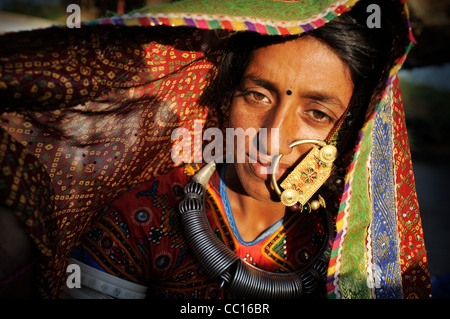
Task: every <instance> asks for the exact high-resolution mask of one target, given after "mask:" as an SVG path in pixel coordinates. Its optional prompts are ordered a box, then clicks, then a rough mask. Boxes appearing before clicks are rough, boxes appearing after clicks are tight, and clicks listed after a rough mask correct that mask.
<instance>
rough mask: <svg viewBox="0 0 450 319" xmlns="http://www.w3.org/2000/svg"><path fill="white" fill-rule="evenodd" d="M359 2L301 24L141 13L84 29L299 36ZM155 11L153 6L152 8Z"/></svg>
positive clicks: (330, 9) (91, 23)
mask: <svg viewBox="0 0 450 319" xmlns="http://www.w3.org/2000/svg"><path fill="white" fill-rule="evenodd" d="M356 2H358V0H350V1H340V2H337V3H335V4H333V5H332V6H330V7H328V8H327V9H326V10H325V11H324V12H322V13H320V14H318V15H316V16H314V17H312V18H310V19H307V20H301V21H273V20H265V19H258V18H252V17H239V16H225V15H206V14H189V13H151V12H149V13H141V12H136V13H133V14H122V15H118V16H114V17H111V18H104V19H98V20H93V21H87V22H82V26H95V25H125V26H144V27H149V26H158V25H166V26H171V27H179V26H187V27H194V28H199V29H207V30H217V29H222V30H229V31H252V32H258V33H260V34H266V35H295V34H301V33H303V32H308V31H311V30H313V29H316V28H319V27H321V26H323V25H324V24H326V23H327V22H329V21H331V20H333V19H334V18H335V17H337V16H339V15H341V14H343V13H344V12H347V11H349V10H350V9H351V7H353V6H354V5H355V3H356ZM149 9H151V7H149Z"/></svg>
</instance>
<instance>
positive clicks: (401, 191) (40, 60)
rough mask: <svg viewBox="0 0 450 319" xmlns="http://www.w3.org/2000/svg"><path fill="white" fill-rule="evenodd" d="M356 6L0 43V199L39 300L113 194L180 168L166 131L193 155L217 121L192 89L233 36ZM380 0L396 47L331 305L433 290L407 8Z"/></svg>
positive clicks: (288, 4) (349, 211)
mask: <svg viewBox="0 0 450 319" xmlns="http://www.w3.org/2000/svg"><path fill="white" fill-rule="evenodd" d="M357 2H358V1H355V0H348V1H337V2H336V1H330V0H321V1H310V0H303V1H295V0H292V1H281V0H279V1H275V0H266V1H249V0H236V1H211V0H185V1H176V2H173V3H170V4H168V5H161V6H154V7H146V8H143V9H141V10H137V11H134V12H131V13H128V14H124V15H119V16H114V17H110V18H105V19H100V20H95V21H90V22H85V23H83V24H82V27H81V28H75V29H69V28H67V27H52V28H48V29H42V30H35V31H30V32H19V33H11V34H6V35H3V36H2V37H1V38H0V42H1V44H0V110H1V116H0V140H1V145H0V162H1V171H0V189H1V195H0V200H1V203H2V205H5V206H7V207H9V208H10V209H12V210H13V211H14V212H15V214H16V215H17V216H18V217H19V219H20V220H21V221H22V222H23V224H24V225H25V227H26V230H27V232H28V233H29V235H30V236H31V237H32V239H33V241H34V243H35V245H36V247H37V249H38V250H39V258H38V261H37V264H38V267H37V286H38V290H39V293H40V295H41V296H42V297H44V298H56V297H58V296H60V294H61V291H62V285H63V284H64V282H65V276H66V266H67V257H68V254H69V252H70V250H71V249H72V247H73V246H74V245H75V244H76V243H77V241H78V239H79V238H80V234H82V233H83V231H85V230H86V229H87V228H88V227H89V224H90V222H91V221H92V220H93V219H94V218H95V217H96V215H98V214H99V213H101V212H102V210H103V209H104V208H105V207H106V206H107V205H108V202H110V201H111V200H112V199H113V198H114V197H115V195H116V194H118V193H120V192H121V191H124V190H126V189H128V188H130V187H133V185H136V184H139V183H141V182H143V181H146V180H148V179H150V178H152V177H155V176H158V175H160V174H163V173H165V172H167V171H168V170H170V169H171V168H173V167H175V166H176V165H177V164H175V163H174V162H173V161H172V160H171V157H170V156H171V148H172V146H173V145H174V143H175V141H174V140H172V138H171V134H172V132H173V130H174V129H175V128H186V129H188V130H189V131H190V132H192V137H193V138H192V140H191V143H192V146H193V148H192V149H193V150H194V151H193V153H192V154H191V156H192V159H193V160H195V159H196V158H198V156H199V154H200V152H201V149H199V147H198V146H199V144H196V138H198V137H196V136H195V132H201V130H202V128H203V127H207V126H219V124H220V123H219V117H218V116H217V114H216V113H215V110H214V109H212V108H208V107H205V106H204V105H203V104H202V103H201V96H202V92H203V91H204V90H205V89H206V88H207V86H208V84H209V83H210V82H211V81H212V80H213V79H214V77H215V75H216V73H217V68H218V65H219V63H220V57H221V53H222V52H223V47H224V43H225V42H226V40H227V38H228V37H229V36H230V34H231V33H234V32H239V31H251V32H258V33H260V34H267V35H274V36H275V35H282V36H283V35H298V34H302V33H304V32H308V31H310V30H313V29H316V28H320V27H321V26H323V25H325V24H326V23H328V22H329V21H331V20H333V19H335V18H337V17H339V16H340V15H341V14H343V13H345V12H347V11H349V10H351V9H352V8H353V7H354V6H355V5H357ZM384 2H388V3H389V5H391V6H392V11H391V13H392V15H395V16H396V19H394V20H395V21H396V22H397V23H398V25H399V27H398V28H397V27H396V35H395V36H396V37H398V39H397V41H396V42H395V43H396V47H395V50H393V51H392V59H391V60H390V62H389V63H388V65H387V66H386V70H385V71H386V76H385V78H384V80H383V83H381V84H380V88H381V90H380V92H379V94H378V95H374V97H373V98H372V101H371V102H370V104H371V106H372V107H371V108H369V111H368V113H367V114H366V115H365V121H364V124H363V125H362V129H361V130H360V131H359V134H357V137H356V138H357V141H356V144H355V147H354V149H352V152H351V156H350V159H349V162H348V165H347V166H348V167H347V175H346V178H345V190H344V193H343V194H342V198H341V200H340V204H339V208H338V215H337V222H336V228H337V236H336V238H335V239H334V242H333V246H332V251H331V258H330V263H329V269H328V279H327V290H328V296H329V297H330V298H428V297H429V295H430V286H431V285H430V281H429V273H428V268H427V257H426V251H425V246H424V239H423V233H422V226H421V219H420V215H419V206H418V201H417V196H416V191H415V184H414V174H413V171H412V163H411V156H410V150H409V145H408V137H407V132H406V127H405V117H404V110H403V105H402V99H401V93H400V89H399V86H398V79H397V71H398V70H399V68H400V67H401V65H402V63H403V61H404V60H405V58H406V54H407V52H408V51H409V49H410V47H411V45H412V43H413V42H414V39H413V36H412V33H411V28H410V26H409V22H408V11H407V7H406V5H405V4H404V3H403V2H404V1H384ZM372 3H377V2H376V1H369V2H367V4H365V6H368V5H369V4H372ZM375 10H376V8H375ZM373 12H375V11H370V10H367V17H368V18H369V16H370V14H371V13H373ZM200 143H201V142H200ZM200 156H201V155H200Z"/></svg>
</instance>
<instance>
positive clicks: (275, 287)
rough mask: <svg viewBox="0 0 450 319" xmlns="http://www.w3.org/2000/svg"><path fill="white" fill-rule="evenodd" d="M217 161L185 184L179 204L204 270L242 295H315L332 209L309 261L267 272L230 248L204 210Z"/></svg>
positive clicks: (327, 246)
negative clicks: (286, 269)
mask: <svg viewBox="0 0 450 319" xmlns="http://www.w3.org/2000/svg"><path fill="white" fill-rule="evenodd" d="M215 168H216V165H215V163H214V162H210V163H208V164H207V165H205V166H204V167H203V168H202V169H200V170H199V171H198V172H197V174H195V175H194V176H193V177H192V180H191V181H190V182H189V183H188V184H187V185H186V186H185V187H184V193H185V198H184V199H183V201H181V203H180V204H179V209H180V212H181V220H182V226H183V230H184V234H185V237H186V241H187V243H188V245H189V247H190V249H191V251H192V253H193V255H194V256H195V257H196V259H197V261H198V263H199V264H200V266H201V268H202V269H203V270H204V272H205V273H206V274H207V275H208V276H209V277H210V278H212V279H214V280H215V281H217V282H218V283H219V284H220V288H225V289H227V290H228V291H229V292H230V293H231V294H232V295H234V296H237V297H241V298H263V299H293V298H304V297H315V296H317V295H318V294H319V292H320V291H322V290H323V289H322V287H323V283H324V281H325V279H326V275H327V269H328V261H329V252H330V248H331V241H330V240H331V236H332V234H333V231H334V227H333V218H332V216H331V213H329V212H328V210H327V209H325V210H324V211H325V213H326V222H327V232H326V237H325V240H324V241H323V243H322V246H321V248H320V250H319V253H318V254H317V255H316V257H315V258H313V259H312V260H311V262H310V264H309V265H308V266H307V267H305V268H303V269H300V270H298V271H295V272H290V273H273V272H268V271H265V270H262V269H259V268H257V267H254V266H252V265H250V264H249V263H247V262H245V261H244V260H242V259H241V258H240V257H239V256H238V255H237V254H236V253H234V252H233V251H231V250H230V249H229V248H228V247H227V246H226V245H225V244H224V243H223V242H222V241H220V240H219V238H218V237H217V236H216V235H215V234H214V232H213V231H212V229H211V226H210V225H209V223H208V220H207V218H206V213H205V195H206V186H207V184H208V181H209V179H210V177H211V175H212V174H213V173H214V171H215Z"/></svg>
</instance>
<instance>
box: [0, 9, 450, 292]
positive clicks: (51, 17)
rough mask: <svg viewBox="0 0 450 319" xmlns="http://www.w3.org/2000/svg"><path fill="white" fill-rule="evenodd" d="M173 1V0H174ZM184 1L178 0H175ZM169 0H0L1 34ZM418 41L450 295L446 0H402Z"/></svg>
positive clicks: (408, 78)
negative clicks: (76, 13) (72, 13)
mask: <svg viewBox="0 0 450 319" xmlns="http://www.w3.org/2000/svg"><path fill="white" fill-rule="evenodd" d="M175 1H177V0H175ZM178 1H182V0H178ZM167 2H170V0H79V1H76V0H0V34H1V33H5V32H14V31H19V30H30V29H36V28H45V27H49V26H51V25H54V24H65V23H66V19H67V17H68V15H69V13H66V8H67V6H68V5H69V4H78V5H79V6H80V8H81V20H84V21H86V20H94V19H98V18H100V17H105V16H110V15H113V14H117V13H124V12H129V11H131V10H134V9H138V8H141V7H143V6H145V5H156V4H162V3H167ZM406 2H407V3H408V5H409V8H410V14H411V24H412V27H413V31H414V35H415V38H416V40H417V42H418V44H417V45H416V46H415V47H414V48H413V49H412V50H411V52H410V54H409V56H408V59H407V60H406V62H405V64H404V67H403V69H402V70H401V71H400V73H399V78H400V84H401V88H402V91H403V99H404V104H405V109H406V123H407V128H408V134H409V140H410V145H411V152H412V159H413V165H414V172H415V178H416V188H417V193H418V197H419V205H420V209H421V216H422V224H423V229H424V237H425V245H426V248H427V254H428V262H429V267H430V273H431V277H432V288H433V296H434V298H450V244H449V243H447V241H446V240H447V239H450V205H449V204H448V203H447V204H446V203H445V201H444V199H445V198H446V196H447V191H448V189H449V187H448V185H447V183H450V168H449V164H450V138H449V137H447V136H446V135H445V132H446V131H445V129H446V128H448V127H449V125H450V53H449V52H450V0H427V1H424V0H406Z"/></svg>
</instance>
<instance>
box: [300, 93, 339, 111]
mask: <svg viewBox="0 0 450 319" xmlns="http://www.w3.org/2000/svg"><path fill="white" fill-rule="evenodd" d="M301 96H302V97H305V98H309V99H311V100H315V101H319V102H324V103H328V104H333V105H335V106H337V107H339V108H340V109H342V110H345V109H347V106H346V105H344V103H342V101H341V99H340V98H338V97H337V96H336V95H334V94H329V93H327V92H323V91H307V92H304V93H302V95H301Z"/></svg>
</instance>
